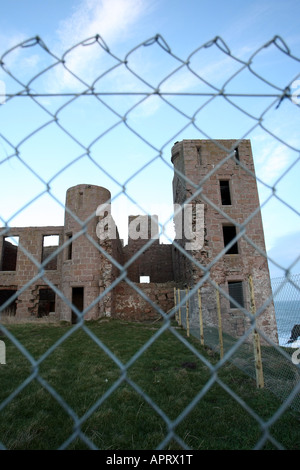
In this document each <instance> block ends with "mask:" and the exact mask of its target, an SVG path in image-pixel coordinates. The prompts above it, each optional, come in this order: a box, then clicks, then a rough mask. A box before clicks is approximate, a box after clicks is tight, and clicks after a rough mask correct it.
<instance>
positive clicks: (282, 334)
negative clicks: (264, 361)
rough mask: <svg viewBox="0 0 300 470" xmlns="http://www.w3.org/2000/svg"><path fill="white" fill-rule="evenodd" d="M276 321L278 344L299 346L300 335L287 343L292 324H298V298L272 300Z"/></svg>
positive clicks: (299, 313) (299, 301)
mask: <svg viewBox="0 0 300 470" xmlns="http://www.w3.org/2000/svg"><path fill="white" fill-rule="evenodd" d="M274 306H275V315H276V321H277V330H278V339H279V344H280V346H284V347H290V348H299V347H300V337H299V338H298V339H297V340H296V341H294V342H293V343H289V344H287V342H288V340H289V339H290V336H291V331H292V328H293V326H294V325H300V299H299V300H287V301H283V300H280V301H276V299H275V300H274Z"/></svg>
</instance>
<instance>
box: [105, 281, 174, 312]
mask: <svg viewBox="0 0 300 470" xmlns="http://www.w3.org/2000/svg"><path fill="white" fill-rule="evenodd" d="M135 286H136V287H137V288H138V289H140V290H141V291H142V292H143V293H144V294H145V295H146V296H147V298H148V299H150V300H151V301H152V302H153V303H154V304H155V305H157V306H158V307H160V308H161V309H162V310H163V311H164V312H168V311H169V310H171V309H172V308H173V307H174V286H175V283H173V282H166V283H153V282H151V283H145V284H137V283H135ZM113 295H114V299H115V303H114V311H113V313H112V316H113V317H114V318H119V319H126V320H134V321H136V320H137V321H145V320H156V319H159V318H161V315H160V314H159V313H158V312H157V310H156V309H155V308H154V307H153V306H152V305H151V304H150V303H149V302H148V300H146V299H144V298H143V296H142V295H140V294H139V293H138V292H137V291H136V290H135V289H134V288H132V287H131V286H130V285H128V284H127V283H126V282H124V281H123V282H121V283H119V284H118V285H117V286H116V287H115V288H114V289H113Z"/></svg>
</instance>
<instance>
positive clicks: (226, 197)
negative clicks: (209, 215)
mask: <svg viewBox="0 0 300 470" xmlns="http://www.w3.org/2000/svg"><path fill="white" fill-rule="evenodd" d="M220 192H221V201H222V206H231V194H230V184H229V180H221V181H220Z"/></svg>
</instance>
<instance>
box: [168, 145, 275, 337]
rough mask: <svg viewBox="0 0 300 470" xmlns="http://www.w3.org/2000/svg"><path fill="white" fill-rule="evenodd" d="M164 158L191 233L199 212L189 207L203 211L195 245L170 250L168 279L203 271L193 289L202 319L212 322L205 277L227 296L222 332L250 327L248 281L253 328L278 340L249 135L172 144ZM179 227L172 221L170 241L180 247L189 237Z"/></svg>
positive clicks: (188, 281)
mask: <svg viewBox="0 0 300 470" xmlns="http://www.w3.org/2000/svg"><path fill="white" fill-rule="evenodd" d="M172 163H173V165H174V178H173V200H174V204H176V207H178V205H181V206H184V205H185V204H186V205H188V206H191V207H192V214H193V216H192V219H191V220H192V227H191V230H192V233H195V231H196V225H197V214H198V213H201V212H198V211H197V206H202V209H203V211H202V213H203V214H204V227H202V229H203V230H202V234H203V238H202V243H201V245H199V246H198V247H196V249H192V250H189V249H188V250H187V255H185V253H183V252H182V250H180V249H178V247H177V249H176V247H175V248H174V251H173V254H174V256H173V263H174V273H175V276H176V281H177V282H178V284H179V285H183V286H190V287H192V286H195V285H196V284H197V283H198V282H199V280H200V279H201V278H202V277H203V276H204V275H205V274H207V273H208V272H209V278H208V282H205V283H204V284H203V285H202V287H201V290H202V293H203V296H202V297H203V308H204V311H205V312H206V315H207V321H208V323H211V324H214V323H215V320H214V317H215V305H216V302H215V298H216V295H215V289H214V287H213V285H212V283H210V282H209V280H212V281H213V283H216V284H217V285H218V286H219V287H220V288H221V289H222V290H223V291H224V292H225V293H226V294H227V296H226V295H222V296H221V312H222V322H223V328H224V331H227V332H228V333H229V334H232V335H234V336H241V335H242V334H244V333H245V331H246V330H247V328H248V327H249V325H250V318H249V316H247V315H245V313H244V312H243V309H246V310H247V311H249V312H250V311H251V291H250V289H249V280H250V279H252V281H253V291H254V300H255V306H256V311H259V309H261V315H260V316H259V318H258V321H257V325H258V328H259V329H260V330H261V331H262V332H263V333H264V334H266V336H267V337H268V338H271V339H272V340H273V341H275V342H278V338H277V326H276V320H275V311H274V306H273V302H272V301H271V295H272V290H271V283H270V275H269V268H268V263H267V258H266V249H265V240H264V232H263V225H262V219H261V212H260V203H259V197H258V191H257V184H256V177H255V169H254V162H253V156H252V150H251V143H250V140H241V141H237V140H216V141H213V140H183V141H181V142H176V143H175V144H174V146H173V148H172ZM198 222H199V221H198ZM185 229H186V227H185V226H184V227H183V230H182V227H180V231H179V233H178V230H177V227H176V223H175V230H176V235H175V240H176V243H177V244H178V245H180V246H181V247H182V248H183V249H186V246H188V245H187V241H188V236H190V233H189V235H188V236H187V234H186V230H185ZM200 233H201V231H200ZM193 260H195V262H194V261H193ZM229 297H230V300H229ZM265 303H266V305H265ZM264 305H265V306H264ZM240 307H242V308H240Z"/></svg>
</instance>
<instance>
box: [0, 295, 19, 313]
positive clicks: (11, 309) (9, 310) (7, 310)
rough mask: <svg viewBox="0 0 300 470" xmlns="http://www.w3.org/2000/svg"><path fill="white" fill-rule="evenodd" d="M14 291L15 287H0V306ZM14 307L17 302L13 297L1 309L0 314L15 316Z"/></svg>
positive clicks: (15, 307)
mask: <svg viewBox="0 0 300 470" xmlns="http://www.w3.org/2000/svg"><path fill="white" fill-rule="evenodd" d="M16 292H17V291H16V289H0V307H1V306H2V305H4V304H5V303H6V302H7V301H8V300H9V299H10V298H11V297H12V296H13V295H14V294H15V293H16ZM16 309H17V302H16V299H15V300H12V301H11V303H10V304H9V305H7V306H6V308H4V309H3V310H2V311H1V315H6V316H9V317H11V316H15V314H16Z"/></svg>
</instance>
